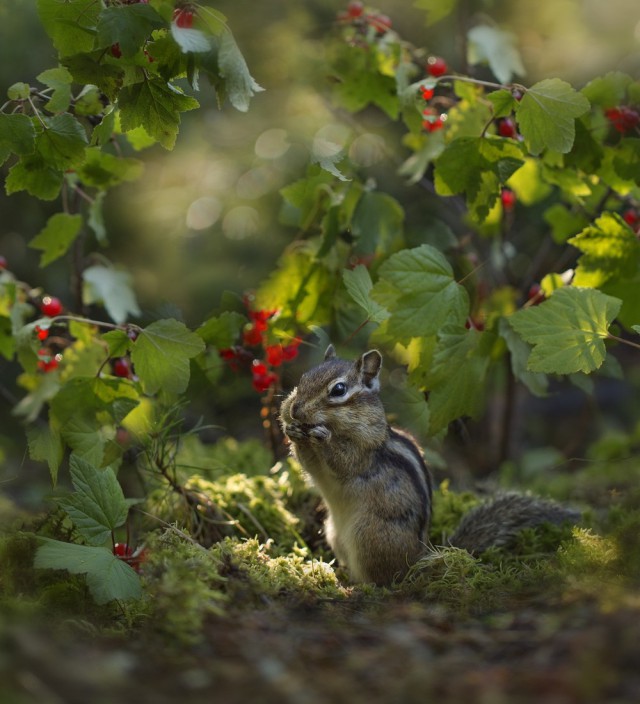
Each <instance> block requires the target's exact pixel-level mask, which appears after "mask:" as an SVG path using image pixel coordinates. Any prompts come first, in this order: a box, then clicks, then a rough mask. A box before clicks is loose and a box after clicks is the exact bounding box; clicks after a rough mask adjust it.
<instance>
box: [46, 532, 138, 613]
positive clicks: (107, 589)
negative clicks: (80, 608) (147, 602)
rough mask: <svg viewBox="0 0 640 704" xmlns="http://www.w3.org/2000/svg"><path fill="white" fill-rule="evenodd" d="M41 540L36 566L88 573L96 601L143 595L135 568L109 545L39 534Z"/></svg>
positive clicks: (74, 572) (90, 587)
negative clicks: (76, 542) (106, 546)
mask: <svg viewBox="0 0 640 704" xmlns="http://www.w3.org/2000/svg"><path fill="white" fill-rule="evenodd" d="M38 540H40V541H42V542H43V543H44V545H41V546H40V547H39V548H38V549H37V550H36V555H35V559H34V562H33V566H34V567H35V568H36V569H52V570H67V571H68V572H71V574H86V575H87V586H88V587H89V590H90V591H91V595H92V596H93V598H94V599H95V601H96V603H97V604H106V603H107V602H109V601H113V600H114V599H119V600H123V601H125V600H127V599H140V598H141V596H142V586H141V584H140V578H139V577H138V575H137V574H136V572H135V570H134V569H132V568H131V567H130V566H129V565H127V564H126V562H124V561H123V560H119V559H118V558H117V557H116V556H115V555H114V554H113V553H112V552H111V551H110V550H107V548H103V547H94V546H89V545H76V544H74V543H63V542H61V541H59V540H51V539H50V538H43V537H40V536H39V537H38Z"/></svg>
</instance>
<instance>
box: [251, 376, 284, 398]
mask: <svg viewBox="0 0 640 704" xmlns="http://www.w3.org/2000/svg"><path fill="white" fill-rule="evenodd" d="M276 381H278V375H277V374H275V373H274V372H269V373H268V374H260V375H254V377H253V381H252V383H253V388H254V389H255V390H256V391H257V392H258V393H262V392H264V391H266V390H267V389H268V388H269V387H270V386H272V385H273V384H275V383H276Z"/></svg>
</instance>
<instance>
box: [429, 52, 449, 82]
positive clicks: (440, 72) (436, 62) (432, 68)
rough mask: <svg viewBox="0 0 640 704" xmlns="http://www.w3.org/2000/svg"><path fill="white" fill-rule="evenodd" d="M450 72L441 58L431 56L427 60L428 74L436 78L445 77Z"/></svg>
mask: <svg viewBox="0 0 640 704" xmlns="http://www.w3.org/2000/svg"><path fill="white" fill-rule="evenodd" d="M448 70H449V67H448V66H447V62H446V61H445V60H444V59H443V58H442V57H440V56H430V57H429V58H428V59H427V73H428V74H429V75H430V76H433V77H434V78H438V77H439V76H444V74H445V73H446V72H447V71H448Z"/></svg>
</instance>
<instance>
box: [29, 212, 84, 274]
mask: <svg viewBox="0 0 640 704" xmlns="http://www.w3.org/2000/svg"><path fill="white" fill-rule="evenodd" d="M81 228H82V215H69V214H67V213H56V214H55V215H52V216H51V217H50V218H49V219H48V220H47V224H46V225H45V227H44V229H42V230H41V231H40V232H39V233H38V234H37V235H36V236H35V237H34V238H33V239H32V240H31V242H29V247H31V248H32V249H40V250H42V256H41V257H40V266H41V267H45V266H48V265H49V264H51V262H54V261H55V260H56V259H59V258H60V257H61V256H63V255H64V254H66V252H67V250H68V249H69V247H70V246H71V245H72V243H73V242H74V240H75V239H76V237H77V236H78V235H79V234H80V230H81Z"/></svg>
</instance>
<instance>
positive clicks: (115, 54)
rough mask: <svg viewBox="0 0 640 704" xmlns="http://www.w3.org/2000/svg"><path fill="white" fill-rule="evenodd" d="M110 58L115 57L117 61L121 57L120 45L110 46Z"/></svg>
mask: <svg viewBox="0 0 640 704" xmlns="http://www.w3.org/2000/svg"><path fill="white" fill-rule="evenodd" d="M111 56H113V57H115V58H116V59H119V58H120V57H121V56H122V51H121V49H120V44H112V45H111Z"/></svg>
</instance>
